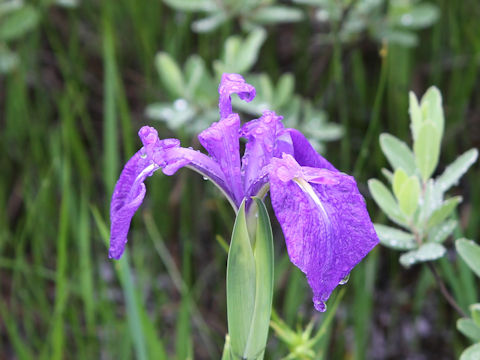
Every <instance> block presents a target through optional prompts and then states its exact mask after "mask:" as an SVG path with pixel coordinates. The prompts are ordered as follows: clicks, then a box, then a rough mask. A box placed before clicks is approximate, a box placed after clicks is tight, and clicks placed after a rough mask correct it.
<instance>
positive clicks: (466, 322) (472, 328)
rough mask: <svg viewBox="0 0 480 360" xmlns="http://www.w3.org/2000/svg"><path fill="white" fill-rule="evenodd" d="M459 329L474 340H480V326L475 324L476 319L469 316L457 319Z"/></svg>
mask: <svg viewBox="0 0 480 360" xmlns="http://www.w3.org/2000/svg"><path fill="white" fill-rule="evenodd" d="M457 329H458V331H460V332H461V333H462V334H463V335H465V336H466V337H468V338H470V339H471V340H473V341H480V327H479V326H478V325H477V324H475V321H473V320H472V319H468V318H461V319H458V320H457Z"/></svg>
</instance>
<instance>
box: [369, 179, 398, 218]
mask: <svg viewBox="0 0 480 360" xmlns="http://www.w3.org/2000/svg"><path fill="white" fill-rule="evenodd" d="M368 189H369V190H370V193H371V194H372V196H373V199H374V200H375V202H376V203H377V205H378V206H379V207H380V208H381V209H382V211H383V212H384V213H385V214H386V215H387V216H388V217H389V218H390V219H391V220H392V221H394V222H396V223H397V224H399V225H406V219H405V217H404V216H403V214H402V212H401V211H400V208H399V206H398V204H397V202H396V201H395V198H394V197H393V195H392V193H391V192H390V190H388V189H387V187H386V186H385V185H383V184H382V183H381V182H380V181H378V180H377V179H370V180H369V181H368Z"/></svg>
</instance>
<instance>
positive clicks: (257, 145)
mask: <svg viewBox="0 0 480 360" xmlns="http://www.w3.org/2000/svg"><path fill="white" fill-rule="evenodd" d="M281 120H282V117H281V116H277V115H276V114H275V113H274V112H273V111H265V112H264V113H263V115H262V117H260V118H259V119H256V120H252V121H249V122H247V123H246V124H245V125H243V127H242V129H241V130H240V136H242V137H245V138H247V144H246V146H245V154H244V155H243V158H242V176H243V182H244V191H245V193H246V194H247V195H255V193H253V192H251V191H252V190H254V188H257V187H261V186H262V185H263V183H265V182H267V181H268V177H267V175H268V171H267V169H266V168H265V167H266V166H267V165H268V164H269V163H270V159H271V158H272V157H273V156H274V155H275V154H276V152H277V148H278V147H279V146H281V145H284V141H282V138H281V135H282V133H284V132H285V131H284V127H283V124H282V122H281ZM287 137H288V140H289V139H290V137H289V136H288V134H287ZM281 150H283V151H285V150H286V149H285V146H283V147H282V149H281ZM290 151H291V150H290ZM254 184H256V185H255V186H252V185H254Z"/></svg>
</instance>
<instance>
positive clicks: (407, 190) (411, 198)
mask: <svg viewBox="0 0 480 360" xmlns="http://www.w3.org/2000/svg"><path fill="white" fill-rule="evenodd" d="M419 197H420V184H419V182H418V178H417V177H416V176H415V175H414V176H411V177H409V178H408V179H407V180H405V182H404V183H403V185H402V187H401V189H400V191H399V194H398V203H399V205H400V210H402V212H403V213H404V214H405V215H407V216H408V217H411V216H412V215H413V213H414V212H415V210H417V207H418V202H419Z"/></svg>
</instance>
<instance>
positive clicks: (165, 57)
mask: <svg viewBox="0 0 480 360" xmlns="http://www.w3.org/2000/svg"><path fill="white" fill-rule="evenodd" d="M155 66H156V68H157V72H158V74H159V75H160V79H161V80H162V83H163V85H164V86H165V88H166V89H167V91H168V92H169V93H170V95H171V96H172V97H174V98H180V97H183V96H184V92H185V80H184V78H183V74H182V70H181V69H180V67H179V66H178V65H177V63H176V62H175V60H174V59H173V58H172V57H171V56H170V55H169V54H167V53H165V52H159V53H158V54H157V55H156V56H155Z"/></svg>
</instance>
